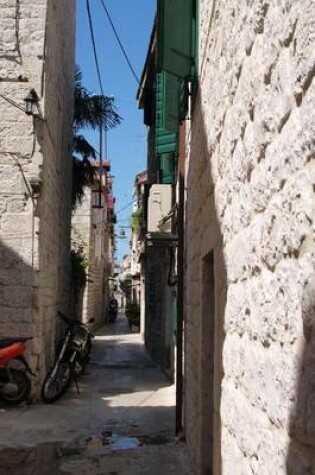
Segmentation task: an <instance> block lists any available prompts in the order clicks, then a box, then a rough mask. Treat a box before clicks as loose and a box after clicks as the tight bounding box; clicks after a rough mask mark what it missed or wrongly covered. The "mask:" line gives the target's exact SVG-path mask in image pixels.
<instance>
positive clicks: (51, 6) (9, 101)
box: [0, 0, 75, 383]
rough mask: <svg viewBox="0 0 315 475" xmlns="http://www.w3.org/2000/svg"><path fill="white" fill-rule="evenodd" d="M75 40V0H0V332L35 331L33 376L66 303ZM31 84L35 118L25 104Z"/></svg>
mask: <svg viewBox="0 0 315 475" xmlns="http://www.w3.org/2000/svg"><path fill="white" fill-rule="evenodd" d="M74 40H75V2H74V0H69V1H67V2H65V3H64V2H62V4H61V3H60V2H58V1H57V0H36V1H32V2H28V1H26V0H20V1H17V0H5V1H4V2H2V4H1V11H0V94H1V96H0V183H1V188H0V236H1V241H0V255H1V261H0V282H1V290H0V292H1V302H0V307H1V308H0V313H1V319H0V325H1V328H0V335H8V336H11V335H12V336H15V335H30V336H34V337H36V338H34V340H33V342H32V343H30V345H29V350H30V351H29V353H28V354H31V358H30V359H31V363H32V365H33V368H34V369H36V370H38V375H39V381H40V380H41V379H42V377H43V375H44V374H45V372H46V370H47V368H48V366H49V365H50V364H51V359H52V357H53V353H54V348H55V330H56V323H55V322H56V311H57V308H59V309H63V310H64V311H66V312H67V311H68V304H69V251H70V215H71V208H70V190H71V155H70V149H71V140H72V133H71V132H72V120H73V89H74ZM32 88H34V89H35V90H36V92H37V94H38V96H39V99H40V102H39V105H40V108H39V111H35V112H36V113H38V114H39V115H38V116H34V117H32V116H27V115H26V114H25V113H24V111H23V109H24V106H25V104H24V98H25V96H26V95H27V94H28V92H29V91H30V89H32ZM32 183H37V184H39V186H37V189H36V190H35V188H34V194H33V197H31V194H32V193H33V192H32ZM34 383H35V381H34Z"/></svg>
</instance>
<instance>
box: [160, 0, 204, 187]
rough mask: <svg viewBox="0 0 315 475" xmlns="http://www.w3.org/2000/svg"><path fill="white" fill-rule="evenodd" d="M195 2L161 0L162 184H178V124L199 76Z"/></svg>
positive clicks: (183, 115)
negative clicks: (191, 86)
mask: <svg viewBox="0 0 315 475" xmlns="http://www.w3.org/2000/svg"><path fill="white" fill-rule="evenodd" d="M196 1H197V0H158V15H157V18H158V20H157V71H158V73H157V75H156V152H157V156H158V159H159V162H160V178H161V183H175V179H176V157H177V149H178V143H177V142H178V132H179V125H180V122H181V121H182V120H184V119H185V117H186V114H187V105H188V82H189V81H192V80H193V78H194V77H195V75H196V71H197V68H196V51H197V45H196V38H197V33H196V25H197V22H196Z"/></svg>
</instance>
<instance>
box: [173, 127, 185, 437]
mask: <svg viewBox="0 0 315 475" xmlns="http://www.w3.org/2000/svg"><path fill="white" fill-rule="evenodd" d="M185 153H186V152H185V126H184V125H182V126H180V131H179V157H178V186H179V190H178V191H179V193H178V226H177V234H178V254H177V276H178V280H177V341H176V347H177V351H176V420H175V424H176V427H175V431H176V434H179V433H180V432H181V431H182V429H183V391H184V388H183V368H184V364H183V326H184V325H183V324H184V198H185V188H184V180H185Z"/></svg>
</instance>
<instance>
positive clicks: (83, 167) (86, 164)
mask: <svg viewBox="0 0 315 475" xmlns="http://www.w3.org/2000/svg"><path fill="white" fill-rule="evenodd" d="M72 172H73V182H72V197H71V202H72V208H73V209H74V208H75V206H76V205H77V204H78V203H82V199H83V196H84V188H85V187H86V186H91V185H92V184H93V183H94V181H95V179H96V175H95V169H94V167H93V166H92V164H91V163H90V161H89V160H88V159H86V158H84V159H83V160H80V159H79V158H78V157H76V156H73V163H72Z"/></svg>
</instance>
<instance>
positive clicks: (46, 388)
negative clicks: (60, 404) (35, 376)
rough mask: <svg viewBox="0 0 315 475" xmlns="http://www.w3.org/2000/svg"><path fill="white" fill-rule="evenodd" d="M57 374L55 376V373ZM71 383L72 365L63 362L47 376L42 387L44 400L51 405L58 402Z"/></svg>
mask: <svg viewBox="0 0 315 475" xmlns="http://www.w3.org/2000/svg"><path fill="white" fill-rule="evenodd" d="M54 372H55V375H53V373H54ZM70 382H71V366H70V363H68V362H66V361H63V362H61V363H59V364H58V367H57V369H56V370H55V367H53V368H52V369H51V370H50V371H49V372H48V374H47V376H46V378H45V380H44V383H43V386H42V399H43V401H44V402H47V403H51V402H55V401H57V399H59V398H61V396H62V395H63V394H64V393H65V392H66V390H67V389H68V387H69V385H70Z"/></svg>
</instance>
